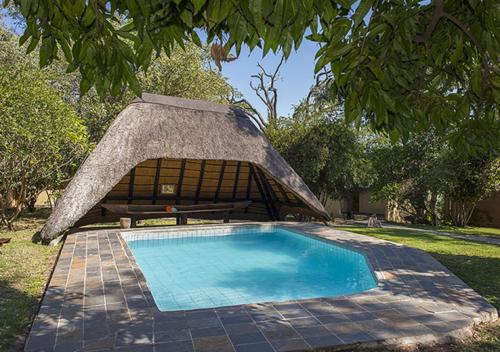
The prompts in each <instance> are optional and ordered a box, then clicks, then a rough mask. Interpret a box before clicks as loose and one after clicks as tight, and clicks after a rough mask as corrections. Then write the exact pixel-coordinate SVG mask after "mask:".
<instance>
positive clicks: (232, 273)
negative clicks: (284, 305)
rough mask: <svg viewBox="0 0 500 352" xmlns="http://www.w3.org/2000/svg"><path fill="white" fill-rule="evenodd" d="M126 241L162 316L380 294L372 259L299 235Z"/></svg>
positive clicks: (274, 231) (237, 233) (256, 232)
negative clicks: (369, 291) (373, 291)
mask: <svg viewBox="0 0 500 352" xmlns="http://www.w3.org/2000/svg"><path fill="white" fill-rule="evenodd" d="M210 231H211V233H209V234H208V235H205V234H204V235H201V236H200V235H196V234H195V235H193V234H186V235H180V236H179V235H168V233H167V232H166V233H164V234H160V235H158V234H155V236H150V237H149V238H146V237H145V236H138V237H137V238H134V235H133V234H131V233H129V234H127V235H126V236H125V238H126V240H127V241H128V246H129V248H130V250H131V251H132V254H133V255H134V257H135V259H136V261H137V263H138V265H139V267H140V269H141V270H142V272H143V274H144V276H145V278H146V281H147V284H148V286H149V289H150V291H151V293H152V294H153V297H154V299H155V301H156V304H157V306H158V308H159V309H160V310H161V311H170V310H188V309H198V308H212V307H219V306H228V305H238V304H247V303H257V302H269V301H287V300H293V299H306V298H313V297H326V296H337V295H346V294H353V293H356V292H360V291H364V290H367V289H370V288H373V287H375V286H376V281H375V279H374V277H373V274H372V272H371V270H370V268H369V267H368V265H367V262H366V259H365V257H364V256H363V255H362V254H360V253H357V252H355V251H351V250H348V249H345V248H343V247H339V246H335V245H333V244H331V243H327V242H325V241H321V240H317V239H314V238H311V237H309V236H305V235H301V234H299V233H295V232H291V231H287V230H285V229H282V228H279V227H274V228H271V230H262V229H260V228H258V227H250V228H243V229H237V230H232V232H231V233H230V234H228V233H220V232H219V233H218V232H217V230H210Z"/></svg>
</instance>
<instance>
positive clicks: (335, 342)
mask: <svg viewBox="0 0 500 352" xmlns="http://www.w3.org/2000/svg"><path fill="white" fill-rule="evenodd" d="M306 342H307V343H308V344H309V346H311V347H312V348H325V347H334V346H339V345H342V344H343V342H342V340H340V339H339V338H338V337H337V336H335V335H333V334H330V335H326V336H312V337H307V338H306Z"/></svg>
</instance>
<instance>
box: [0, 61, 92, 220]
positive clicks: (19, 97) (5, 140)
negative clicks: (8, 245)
mask: <svg viewBox="0 0 500 352" xmlns="http://www.w3.org/2000/svg"><path fill="white" fill-rule="evenodd" d="M87 150H88V143H87V134H86V131H85V126H84V125H83V122H82V120H81V119H80V118H79V117H78V115H77V114H76V112H75V111H74V110H73V109H72V108H71V107H70V106H69V105H68V104H67V103H66V102H65V101H63V100H62V99H61V98H60V96H59V95H58V93H57V91H55V90H54V89H53V88H52V87H50V86H49V85H48V84H47V83H46V77H45V76H44V75H43V73H42V72H39V71H33V70H31V71H30V70H24V69H23V70H20V71H18V70H16V67H15V66H5V65H3V64H0V155H1V156H2V157H1V158H0V224H4V225H6V226H8V227H9V228H12V222H13V221H14V220H15V218H16V217H17V216H18V215H19V213H20V211H21V210H22V209H23V208H24V207H25V206H26V205H27V202H28V200H29V199H30V198H32V197H34V196H36V195H38V193H40V192H41V191H42V190H46V189H58V188H59V187H60V186H61V184H62V183H63V182H64V181H65V180H67V179H68V178H69V177H70V175H72V173H73V172H74V171H75V170H76V168H77V167H78V165H79V163H80V162H81V160H82V159H83V157H84V156H85V155H86V152H87Z"/></svg>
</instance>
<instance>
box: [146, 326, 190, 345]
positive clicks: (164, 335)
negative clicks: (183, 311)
mask: <svg viewBox="0 0 500 352" xmlns="http://www.w3.org/2000/svg"><path fill="white" fill-rule="evenodd" d="M154 340H155V343H166V342H175V341H185V340H189V341H191V334H190V332H189V329H176V328H172V329H169V330H161V331H155V333H154Z"/></svg>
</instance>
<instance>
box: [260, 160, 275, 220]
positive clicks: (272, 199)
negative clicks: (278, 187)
mask: <svg viewBox="0 0 500 352" xmlns="http://www.w3.org/2000/svg"><path fill="white" fill-rule="evenodd" d="M257 173H258V174H259V177H260V179H261V182H262V185H263V187H264V192H265V193H266V196H267V199H268V200H269V201H270V206H271V210H272V211H273V214H274V218H275V220H279V217H280V216H279V211H278V209H277V208H276V203H275V202H276V195H275V194H274V191H273V189H272V187H271V185H270V184H269V182H268V181H267V178H266V175H264V173H263V172H262V170H261V169H257Z"/></svg>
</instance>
